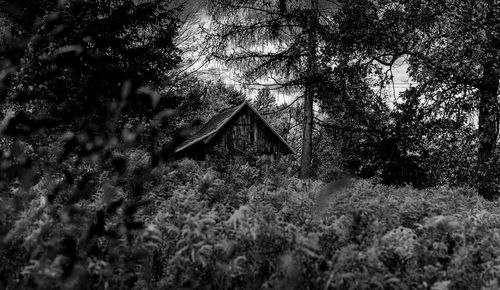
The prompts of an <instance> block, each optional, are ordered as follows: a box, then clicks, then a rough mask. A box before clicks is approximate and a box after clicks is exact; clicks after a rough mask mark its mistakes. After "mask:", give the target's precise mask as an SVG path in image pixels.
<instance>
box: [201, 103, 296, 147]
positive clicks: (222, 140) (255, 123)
mask: <svg viewBox="0 0 500 290" xmlns="http://www.w3.org/2000/svg"><path fill="white" fill-rule="evenodd" d="M208 145H209V146H208V153H209V154H217V155H224V154H230V155H232V154H242V153H243V154H257V155H261V154H274V153H284V152H287V149H286V148H285V147H284V145H283V143H282V142H280V140H279V139H278V138H277V137H276V136H275V135H274V133H273V132H272V131H271V130H270V129H269V128H268V127H267V126H266V125H265V124H264V123H263V122H262V121H261V120H260V119H259V117H257V116H256V115H255V114H254V113H253V111H252V110H251V109H248V108H247V109H244V110H242V111H241V112H239V114H238V116H236V117H235V118H234V119H233V120H232V121H231V122H230V123H229V124H227V125H226V126H225V128H223V129H222V130H221V131H220V132H219V133H218V135H217V136H214V138H213V139H212V140H211V142H210V144H208Z"/></svg>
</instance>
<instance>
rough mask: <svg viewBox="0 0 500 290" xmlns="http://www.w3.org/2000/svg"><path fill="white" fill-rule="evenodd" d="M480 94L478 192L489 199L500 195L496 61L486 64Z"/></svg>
mask: <svg viewBox="0 0 500 290" xmlns="http://www.w3.org/2000/svg"><path fill="white" fill-rule="evenodd" d="M478 89H479V90H478V94H479V118H478V119H479V120H478V121H479V122H478V123H479V124H478V125H479V130H478V133H479V148H478V157H477V168H478V174H479V179H478V193H479V194H480V195H482V196H483V197H484V198H486V199H488V200H492V199H494V198H496V197H497V196H498V192H497V186H496V184H495V183H496V182H495V174H494V169H495V149H496V143H497V139H498V121H499V112H498V100H497V95H498V78H497V77H496V76H495V71H494V63H488V64H486V65H485V66H484V74H483V78H482V82H481V84H480V86H479V87H478Z"/></svg>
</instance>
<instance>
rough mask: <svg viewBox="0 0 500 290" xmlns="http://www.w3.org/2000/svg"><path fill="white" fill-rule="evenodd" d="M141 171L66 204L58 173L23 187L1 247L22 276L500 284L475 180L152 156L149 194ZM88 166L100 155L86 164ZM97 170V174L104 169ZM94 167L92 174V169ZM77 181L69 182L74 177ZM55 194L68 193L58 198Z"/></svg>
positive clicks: (0, 268)
mask: <svg viewBox="0 0 500 290" xmlns="http://www.w3.org/2000/svg"><path fill="white" fill-rule="evenodd" d="M129 159H130V160H131V162H132V163H131V164H133V166H131V169H130V171H129V172H130V174H135V175H134V178H131V176H130V175H129V174H128V173H127V174H124V175H123V176H122V177H121V178H117V177H116V176H114V177H113V174H114V173H113V171H111V170H107V171H106V170H103V171H96V172H100V173H99V174H98V175H96V176H94V177H93V178H88V177H85V176H83V177H81V179H85V178H87V180H86V181H85V180H84V182H83V183H82V182H81V180H80V182H79V183H78V182H77V183H76V185H75V186H76V187H77V188H79V190H80V191H79V192H82V194H86V193H85V192H86V191H85V186H86V185H87V183H88V184H92V185H93V186H94V187H93V188H95V189H96V190H95V192H87V193H88V196H86V197H85V199H79V200H75V202H74V203H72V205H71V207H61V204H62V202H57V200H58V199H64V198H71V196H64V194H63V195H58V196H53V195H52V194H51V193H52V192H54V190H53V188H54V186H56V182H55V180H54V177H53V176H52V177H51V176H42V177H40V178H39V179H38V182H37V183H36V184H35V185H34V186H31V187H29V188H22V187H17V188H16V187H12V188H11V190H13V191H17V192H13V193H12V194H20V193H21V192H23V195H24V196H29V198H28V200H29V203H28V204H27V205H26V206H25V209H24V211H20V212H15V211H12V212H10V213H9V212H8V211H4V212H3V217H2V218H3V219H5V220H6V221H7V222H5V223H4V225H6V224H9V225H11V229H10V231H9V232H8V234H6V235H5V236H4V239H3V246H2V248H0V251H1V253H0V273H1V276H2V283H3V284H4V286H6V287H10V288H18V287H23V288H44V289H47V288H66V289H69V288H101V289H110V288H111V289H116V288H135V289H144V288H149V289H155V288H164V289H181V288H183V289H191V288H197V289H271V288H272V289H276V288H281V289H293V288H297V289H481V288H482V289H496V288H495V287H497V286H498V280H497V279H498V277H499V275H500V258H499V257H500V248H499V247H498V244H499V243H500V229H499V228H500V209H499V206H500V203H499V202H488V201H485V200H484V199H483V198H481V197H479V196H477V194H476V193H475V192H474V191H472V190H468V189H449V188H437V189H430V190H415V189H412V188H410V187H403V188H393V187H388V186H383V185H378V184H377V183H376V182H374V181H370V180H347V179H345V180H339V181H336V182H333V183H330V184H324V183H322V182H320V181H303V180H299V179H296V178H293V177H284V174H283V172H282V171H281V170H277V169H276V166H268V165H259V166H250V165H248V164H243V165H241V164H240V165H229V166H228V167H226V168H224V170H223V172H218V171H215V170H213V169H211V168H208V169H207V168H204V167H201V166H200V165H198V164H197V163H196V162H194V161H191V160H183V161H180V162H174V163H169V164H167V165H164V166H159V167H156V168H154V169H152V170H151V171H150V172H149V173H150V174H149V176H148V177H147V178H146V179H144V180H143V187H144V189H145V190H144V191H143V192H142V193H141V197H140V198H132V197H133V195H131V193H130V192H133V190H132V189H133V188H134V186H135V185H134V184H133V180H137V176H138V174H139V172H141V170H144V168H145V167H147V164H148V163H149V162H150V157H149V156H148V155H147V154H146V153H144V152H142V151H136V152H134V153H132V154H130V156H129ZM85 170H87V171H88V174H90V173H89V172H91V171H92V169H91V168H86V169H85ZM96 174H97V173H96ZM91 180H92V181H91ZM67 186H69V185H67ZM54 199H56V200H54ZM3 206H4V207H5V208H6V205H5V204H3Z"/></svg>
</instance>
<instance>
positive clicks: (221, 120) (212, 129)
mask: <svg viewBox="0 0 500 290" xmlns="http://www.w3.org/2000/svg"><path fill="white" fill-rule="evenodd" d="M245 107H248V108H250V109H251V110H252V111H253V112H254V113H255V115H257V117H258V118H259V119H260V120H261V121H262V122H263V123H264V124H265V125H266V126H267V127H268V128H269V130H271V132H273V134H274V135H276V137H277V138H278V139H279V140H280V141H281V142H282V143H283V144H284V145H285V147H287V148H288V149H289V150H290V152H292V154H295V151H294V150H293V149H292V147H290V145H288V143H287V142H286V141H285V140H284V139H283V138H281V136H280V135H279V134H278V133H277V132H276V131H275V130H274V129H273V128H272V127H271V125H269V123H268V122H267V121H266V120H265V119H264V118H263V117H262V116H261V115H260V114H259V112H257V110H255V109H254V108H253V107H252V106H251V105H250V104H249V103H248V101H244V102H243V103H242V104H241V105H239V106H235V107H231V108H227V109H224V110H222V111H220V112H219V113H217V114H216V115H215V116H213V117H212V119H210V120H209V121H208V122H207V123H205V124H204V125H203V126H202V127H201V128H200V129H199V130H198V131H197V132H196V133H194V134H193V135H192V136H190V137H189V138H187V139H186V140H185V141H184V142H182V143H181V144H180V145H179V146H178V147H177V148H176V149H175V152H176V153H177V152H180V151H182V150H184V149H186V148H188V147H191V146H192V145H194V144H197V143H198V142H203V143H205V144H206V143H208V142H209V141H210V140H211V139H212V137H214V136H215V135H216V134H217V133H218V132H219V131H220V130H221V129H222V128H223V127H224V125H226V124H227V123H229V122H230V121H231V120H232V119H233V118H234V117H235V116H236V115H237V114H238V113H239V112H240V111H241V110H242V109H243V108H245Z"/></svg>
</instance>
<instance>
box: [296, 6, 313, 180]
mask: <svg viewBox="0 0 500 290" xmlns="http://www.w3.org/2000/svg"><path fill="white" fill-rule="evenodd" d="M317 25H318V0H311V14H310V19H309V22H308V32H307V33H308V36H307V38H308V43H307V45H308V55H307V80H306V83H305V90H304V127H303V132H302V133H303V134H302V155H301V158H300V176H299V177H300V178H302V179H304V178H309V177H311V173H312V172H311V163H312V136H313V126H314V111H313V104H314V96H315V92H316V83H315V78H316V62H317V46H318V39H317V34H316V30H317Z"/></svg>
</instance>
